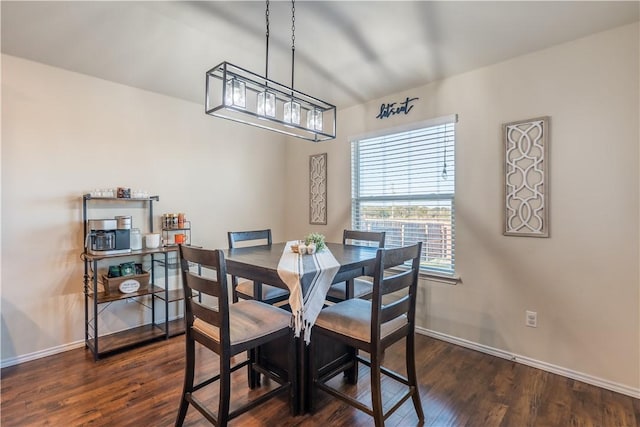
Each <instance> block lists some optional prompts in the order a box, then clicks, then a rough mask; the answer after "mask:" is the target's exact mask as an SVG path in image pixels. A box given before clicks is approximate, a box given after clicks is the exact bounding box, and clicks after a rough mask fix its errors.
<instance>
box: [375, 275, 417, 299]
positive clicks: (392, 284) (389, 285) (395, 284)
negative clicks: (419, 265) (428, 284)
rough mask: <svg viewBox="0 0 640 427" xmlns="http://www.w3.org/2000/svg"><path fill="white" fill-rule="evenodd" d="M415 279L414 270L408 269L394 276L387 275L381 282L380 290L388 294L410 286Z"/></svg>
mask: <svg viewBox="0 0 640 427" xmlns="http://www.w3.org/2000/svg"><path fill="white" fill-rule="evenodd" d="M412 280H413V271H412V270H406V271H402V272H400V273H398V274H394V275H392V276H388V277H385V278H384V280H383V281H382V284H381V289H380V292H381V293H382V295H387V294H390V293H392V292H397V291H399V290H402V289H405V288H408V287H409V286H411V281H412Z"/></svg>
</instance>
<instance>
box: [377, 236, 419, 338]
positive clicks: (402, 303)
mask: <svg viewBox="0 0 640 427" xmlns="http://www.w3.org/2000/svg"><path fill="white" fill-rule="evenodd" d="M421 250H422V242H418V243H416V244H415V245H411V246H404V247H401V248H392V249H378V252H377V254H376V267H375V271H374V276H373V296H372V299H371V307H372V308H371V310H372V312H371V342H372V344H373V345H374V347H375V346H376V344H375V343H378V342H380V339H381V338H380V327H381V324H383V323H386V322H388V321H390V320H393V319H395V318H397V317H399V316H402V315H406V316H407V321H408V323H409V333H413V331H414V329H415V308H416V294H417V290H418V271H419V269H420V252H421ZM407 264H410V265H411V267H410V268H409V269H408V270H403V271H401V272H399V273H395V274H394V273H392V274H389V275H387V276H386V277H385V274H384V273H385V270H386V269H389V268H393V267H400V268H403V269H405V268H406V265H407ZM403 290H407V292H406V294H405V295H404V296H403V297H401V298H399V299H398V300H396V301H395V302H393V303H390V304H387V305H386V306H383V305H382V296H383V295H387V294H390V293H393V292H398V291H403Z"/></svg>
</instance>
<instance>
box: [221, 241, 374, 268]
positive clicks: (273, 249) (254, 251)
mask: <svg viewBox="0 0 640 427" xmlns="http://www.w3.org/2000/svg"><path fill="white" fill-rule="evenodd" d="M326 245H327V248H329V250H330V251H331V253H332V254H333V256H334V258H335V259H336V261H338V263H339V264H340V271H344V270H349V269H353V268H362V267H364V266H367V265H371V264H372V263H373V261H375V257H376V251H377V249H378V248H374V247H368V246H356V245H343V244H342V243H326ZM285 246H286V243H274V244H272V245H260V246H251V247H246V248H234V249H226V250H225V251H224V255H225V258H226V259H227V264H228V265H230V267H231V268H230V270H235V269H237V268H238V267H239V268H243V267H244V268H247V267H248V268H251V267H254V268H261V269H265V270H274V271H275V270H277V268H278V263H279V262H280V258H281V257H282V252H283V251H284V249H285ZM230 273H233V271H230Z"/></svg>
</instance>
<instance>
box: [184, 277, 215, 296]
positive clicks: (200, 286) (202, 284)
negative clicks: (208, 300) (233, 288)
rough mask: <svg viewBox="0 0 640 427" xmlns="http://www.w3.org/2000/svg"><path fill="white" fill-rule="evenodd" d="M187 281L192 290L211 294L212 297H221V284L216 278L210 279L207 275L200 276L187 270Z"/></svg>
mask: <svg viewBox="0 0 640 427" xmlns="http://www.w3.org/2000/svg"><path fill="white" fill-rule="evenodd" d="M187 282H188V285H189V288H191V290H194V291H197V292H202V293H203V294H206V295H211V296H212V297H216V298H219V297H220V288H221V286H220V284H219V283H218V282H217V281H216V280H214V279H209V278H207V277H203V276H199V275H197V274H195V273H193V272H191V271H189V272H187Z"/></svg>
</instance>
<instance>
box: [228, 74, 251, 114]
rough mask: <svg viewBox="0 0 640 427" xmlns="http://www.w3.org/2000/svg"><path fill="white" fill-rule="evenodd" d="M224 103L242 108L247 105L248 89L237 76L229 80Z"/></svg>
mask: <svg viewBox="0 0 640 427" xmlns="http://www.w3.org/2000/svg"><path fill="white" fill-rule="evenodd" d="M224 103H225V105H228V106H234V107H240V108H245V107H246V105H247V104H246V90H245V84H244V82H241V81H240V80H238V79H236V78H235V77H234V78H232V79H230V80H227V87H226V91H225V96H224Z"/></svg>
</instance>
